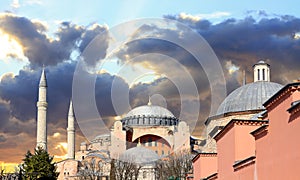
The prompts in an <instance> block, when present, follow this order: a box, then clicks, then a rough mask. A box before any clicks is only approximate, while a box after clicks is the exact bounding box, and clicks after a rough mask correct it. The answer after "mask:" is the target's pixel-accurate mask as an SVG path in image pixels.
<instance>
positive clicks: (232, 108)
mask: <svg viewBox="0 0 300 180" xmlns="http://www.w3.org/2000/svg"><path fill="white" fill-rule="evenodd" d="M282 87H283V86H282V85H280V84H278V83H274V82H268V81H256V82H253V83H250V84H246V85H244V86H242V87H240V88H238V89H236V90H234V91H233V92H232V93H230V94H229V95H228V96H227V97H226V98H225V100H224V101H223V102H222V103H221V105H220V106H219V108H218V111H217V113H216V114H217V115H220V114H224V113H229V112H241V111H250V110H262V109H264V107H263V105H262V104H263V103H264V102H265V101H266V100H268V99H269V98H270V97H271V96H272V95H274V94H275V93H276V92H277V91H279V90H280V89H281V88H282Z"/></svg>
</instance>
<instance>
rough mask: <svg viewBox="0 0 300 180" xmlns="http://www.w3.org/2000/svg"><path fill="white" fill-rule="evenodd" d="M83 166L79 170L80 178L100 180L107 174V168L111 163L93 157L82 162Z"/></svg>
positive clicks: (83, 179)
mask: <svg viewBox="0 0 300 180" xmlns="http://www.w3.org/2000/svg"><path fill="white" fill-rule="evenodd" d="M82 163H83V166H82V167H81V168H80V170H79V172H78V176H79V179H82V180H98V179H102V178H103V177H107V176H106V169H107V166H108V165H109V164H107V163H106V162H105V161H102V160H99V159H98V160H97V159H96V158H91V159H90V160H89V161H87V160H85V161H83V162H82Z"/></svg>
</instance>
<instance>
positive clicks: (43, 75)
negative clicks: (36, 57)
mask: <svg viewBox="0 0 300 180" xmlns="http://www.w3.org/2000/svg"><path fill="white" fill-rule="evenodd" d="M39 86H40V87H47V80H46V73H45V67H44V66H43V70H42V75H41V79H40V85H39Z"/></svg>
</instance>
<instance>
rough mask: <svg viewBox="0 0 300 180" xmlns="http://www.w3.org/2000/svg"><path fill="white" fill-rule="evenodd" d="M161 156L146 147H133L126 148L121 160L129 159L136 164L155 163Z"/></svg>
mask: <svg viewBox="0 0 300 180" xmlns="http://www.w3.org/2000/svg"><path fill="white" fill-rule="evenodd" d="M159 158H160V157H159V156H158V154H157V153H155V152H154V151H153V150H151V149H147V148H144V147H133V148H130V149H128V150H126V151H125V152H124V153H123V154H122V155H121V156H120V160H122V161H129V162H133V163H136V164H142V165H146V164H153V163H154V162H155V161H157V160H158V159H159Z"/></svg>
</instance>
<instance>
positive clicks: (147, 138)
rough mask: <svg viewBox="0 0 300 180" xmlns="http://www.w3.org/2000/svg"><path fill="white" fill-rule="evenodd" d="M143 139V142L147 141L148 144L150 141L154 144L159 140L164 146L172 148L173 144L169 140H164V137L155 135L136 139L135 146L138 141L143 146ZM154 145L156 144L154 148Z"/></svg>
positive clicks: (145, 135)
mask: <svg viewBox="0 0 300 180" xmlns="http://www.w3.org/2000/svg"><path fill="white" fill-rule="evenodd" d="M141 139H142V140H144V139H145V141H146V143H148V142H149V139H151V141H152V142H154V140H157V139H159V140H160V141H161V142H164V145H167V146H169V147H171V144H170V143H169V142H168V140H167V139H165V138H163V137H161V136H157V135H154V134H144V135H142V136H139V137H137V138H135V139H134V140H133V141H132V142H133V143H135V144H137V143H138V141H140V143H141V144H142V143H143V141H141ZM153 145H154V144H152V146H153Z"/></svg>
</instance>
